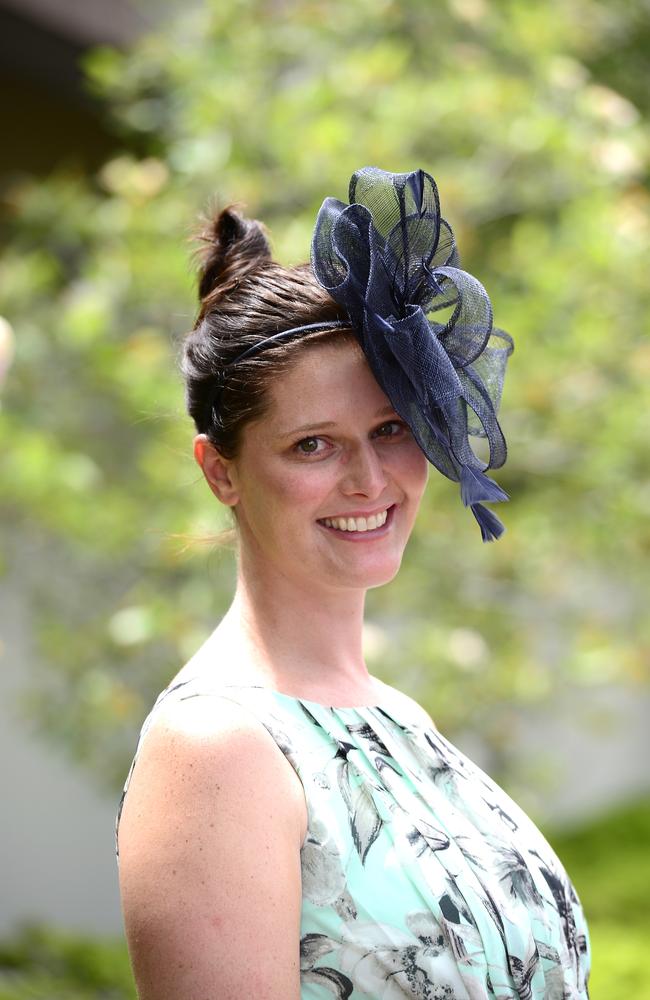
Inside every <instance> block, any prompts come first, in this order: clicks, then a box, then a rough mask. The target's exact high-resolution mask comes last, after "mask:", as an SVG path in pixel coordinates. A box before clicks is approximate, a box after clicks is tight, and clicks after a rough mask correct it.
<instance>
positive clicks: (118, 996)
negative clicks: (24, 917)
mask: <svg viewBox="0 0 650 1000" xmlns="http://www.w3.org/2000/svg"><path fill="white" fill-rule="evenodd" d="M545 834H546V837H547V838H548V840H549V841H550V843H551V844H552V845H553V848H554V849H555V851H557V853H558V854H559V855H560V857H561V858H562V860H563V862H564V863H565V865H566V868H567V870H568V872H569V874H570V876H571V879H572V881H573V883H574V885H575V887H576V889H577V892H578V894H579V896H580V899H581V902H582V904H583V906H584V908H585V912H586V914H587V918H588V920H589V931H590V936H591V943H592V951H593V967H592V974H591V978H590V982H589V991H590V997H591V1000H631V998H634V1000H641V997H645V996H647V995H650V969H649V968H648V964H647V962H646V952H647V942H648V934H649V933H650V913H649V912H648V906H647V886H648V884H650V855H649V854H648V842H649V840H650V799H646V800H642V801H640V802H638V803H636V804H633V805H629V806H626V807H623V808H621V809H618V810H616V811H615V812H613V813H612V814H611V815H609V816H606V817H605V818H601V819H597V820H595V821H592V822H590V823H588V824H585V825H582V826H581V827H579V828H577V829H576V830H574V831H572V832H569V833H567V832H560V833H556V832H554V831H551V830H546V831H545ZM45 998H47V1000H99V998H101V1000H135V989H134V987H133V982H132V978H131V973H130V965H129V958H128V952H127V949H126V945H125V944H124V942H123V941H121V940H101V941H97V940H93V939H91V938H87V937H79V936H77V935H73V934H70V933H65V932H62V931H57V930H54V929H53V928H49V927H46V926H43V925H36V924H32V925H27V926H26V927H23V928H19V929H18V930H17V931H16V932H15V933H14V934H13V935H12V937H11V938H9V939H7V940H5V941H3V942H0V1000H45Z"/></svg>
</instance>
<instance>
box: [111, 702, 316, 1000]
mask: <svg viewBox="0 0 650 1000" xmlns="http://www.w3.org/2000/svg"><path fill="white" fill-rule="evenodd" d="M304 812H305V805H304V796H303V793H302V788H301V786H300V781H299V779H298V777H297V775H296V774H295V773H294V772H293V771H292V770H291V766H290V764H289V763H288V761H287V760H286V758H285V757H284V755H283V754H282V752H281V751H280V749H279V748H278V747H277V745H276V744H275V742H274V741H273V739H272V737H271V736H270V734H269V733H268V732H267V731H266V730H265V729H264V727H263V726H262V725H261V723H259V722H258V721H257V720H256V719H254V717H253V716H252V715H250V714H249V713H248V712H246V710H245V709H243V708H241V707H240V706H238V705H236V704H235V703H233V702H231V701H228V700H226V699H221V698H214V697H207V698H192V699H187V700H186V701H184V702H179V703H177V704H175V705H173V706H172V708H171V709H170V711H169V712H167V713H163V711H162V710H161V713H160V716H159V717H158V718H156V719H155V721H154V722H153V724H152V726H151V728H150V730H149V731H148V733H147V736H146V739H145V740H144V742H143V744H142V746H141V749H140V753H139V756H138V760H137V763H136V766H135V768H134V771H133V774H132V776H131V783H130V785H129V789H128V792H127V795H126V798H125V800H124V807H123V811H122V816H121V820H120V831H119V845H120V865H119V872H120V892H121V896H122V909H123V915H124V924H125V929H126V936H127V943H128V947H129V953H130V956H131V963H132V966H133V973H134V976H135V980H136V984H137V987H138V995H139V997H140V1000H180V998H182V1000H242V998H245V997H255V998H256V1000H299V997H300V956H299V951H300V909H301V879H300V845H301V842H302V835H303V822H304Z"/></svg>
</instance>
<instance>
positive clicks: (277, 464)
mask: <svg viewBox="0 0 650 1000" xmlns="http://www.w3.org/2000/svg"><path fill="white" fill-rule="evenodd" d="M386 408H388V415H382V416H381V417H379V418H378V417H377V413H379V412H380V411H381V410H382V409H383V410H386ZM323 421H333V422H334V424H335V426H334V427H330V428H326V429H323V430H321V429H318V430H314V431H311V430H309V431H302V432H300V433H298V434H297V435H294V436H293V437H288V438H287V437H282V436H281V435H282V432H283V431H285V430H291V429H293V428H297V427H302V426H303V425H305V424H309V425H310V426H311V425H315V424H318V423H320V422H323ZM304 435H309V437H308V439H307V440H305V437H304ZM301 438H302V440H303V446H302V449H298V450H297V449H296V443H297V441H300V439H301ZM231 473H232V477H233V482H234V485H235V488H236V493H237V498H238V502H237V503H236V504H235V505H234V506H235V510H236V516H237V520H238V524H239V529H240V534H241V546H242V550H244V551H245V552H246V557H247V565H248V568H251V569H252V570H253V571H257V572H259V573H264V572H265V571H267V570H268V569H270V567H273V571H274V572H275V573H280V574H281V575H282V576H285V577H288V578H290V579H292V580H293V581H295V582H296V583H299V584H300V586H308V587H309V588H311V589H312V590H313V591H314V592H317V591H318V590H324V591H326V590H328V589H331V588H332V587H335V588H336V589H340V588H342V587H344V588H345V587H349V588H354V589H358V588H360V587H361V588H367V587H375V586H380V585H381V584H383V583H386V582H388V581H389V580H391V579H392V578H393V577H394V576H395V574H396V573H397V571H398V569H399V566H400V562H401V559H402V554H403V552H404V548H405V546H406V542H407V540H408V537H409V535H410V533H411V530H412V527H413V522H414V520H415V516H416V513H417V509H418V506H419V503H420V499H421V497H422V493H423V491H424V488H425V485H426V481H427V476H428V463H427V460H426V457H425V456H424V455H423V453H422V452H421V450H420V448H419V447H418V445H417V443H416V442H415V440H414V438H413V437H412V435H411V432H410V430H409V429H408V427H407V425H406V424H405V423H404V422H403V421H402V420H401V418H399V417H398V415H397V414H396V413H395V412H394V411H392V410H390V402H389V400H388V399H387V397H386V396H385V394H384V393H383V391H382V390H381V389H380V387H379V385H378V384H377V382H376V380H375V378H374V376H373V375H372V372H371V371H370V368H369V367H368V364H367V362H366V359H365V357H364V355H363V353H362V352H361V350H360V348H359V347H358V346H357V345H355V344H351V343H349V342H343V343H341V344H338V345H337V344H336V343H329V344H324V345H321V346H315V347H314V348H311V349H310V350H308V351H305V352H304V354H302V355H301V356H300V357H299V358H298V360H297V361H296V363H295V365H294V366H293V368H292V369H291V370H290V372H289V373H288V374H287V375H285V376H283V378H282V380H281V381H280V382H279V383H278V385H277V386H276V387H274V388H273V389H272V392H271V406H270V409H269V411H268V412H267V414H266V415H265V416H264V418H263V419H262V420H260V421H258V422H255V423H252V424H248V425H247V426H246V427H245V429H244V433H243V437H242V447H241V451H240V454H239V456H238V458H237V459H236V460H235V461H234V462H233V463H232V468H231ZM393 503H396V504H398V505H399V506H398V509H397V510H396V511H395V512H394V520H393V523H392V525H391V529H390V531H389V532H388V533H387V534H386V535H385V537H383V538H381V539H379V538H378V539H376V540H374V541H373V542H370V543H368V544H365V543H364V544H352V543H350V542H345V541H342V540H340V539H339V538H337V537H335V536H333V535H332V533H331V532H330V531H328V530H327V529H325V528H323V527H322V526H320V525H319V524H318V523H317V521H318V519H321V518H324V517H335V516H337V515H339V516H343V515H347V514H349V513H352V512H354V511H368V512H370V511H372V510H377V509H380V508H381V507H382V506H383V505H389V504H393Z"/></svg>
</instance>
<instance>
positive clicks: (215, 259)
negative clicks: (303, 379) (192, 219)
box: [181, 205, 356, 458]
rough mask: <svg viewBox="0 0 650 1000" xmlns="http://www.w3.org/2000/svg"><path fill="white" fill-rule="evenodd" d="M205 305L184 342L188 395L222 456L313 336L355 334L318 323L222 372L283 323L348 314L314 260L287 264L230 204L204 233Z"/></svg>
mask: <svg viewBox="0 0 650 1000" xmlns="http://www.w3.org/2000/svg"><path fill="white" fill-rule="evenodd" d="M199 246H200V248H199V260H200V265H199V274H198V292H199V301H200V307H199V312H198V315H197V318H196V321H195V324H194V328H193V330H192V331H191V332H190V333H189V334H188V335H187V336H186V338H185V340H184V343H183V352H182V359H181V372H182V374H183V377H184V379H185V402H186V406H187V410H188V412H189V414H190V416H191V417H192V419H193V420H194V424H195V426H196V429H197V432H198V433H200V434H206V435H207V437H208V439H209V441H210V442H211V443H212V444H213V445H214V447H215V448H217V450H218V451H219V452H220V453H221V454H222V455H223V457H224V458H235V457H236V455H237V453H238V450H239V447H240V443H241V433H242V429H243V427H244V425H245V424H246V423H248V422H249V421H251V420H255V419H258V418H260V417H261V416H263V414H264V413H265V411H266V409H267V408H268V405H269V399H268V390H269V387H270V386H271V384H272V382H273V381H274V380H275V379H277V378H279V377H281V376H282V375H283V374H284V373H286V372H287V371H288V369H289V368H290V367H291V365H292V364H293V363H294V362H295V359H296V358H297V357H298V356H299V353H300V352H301V351H304V350H306V349H307V348H308V347H309V346H312V345H313V344H314V343H315V342H318V343H324V342H325V341H331V340H336V341H342V340H355V339H356V338H355V336H354V333H353V331H352V330H351V329H346V328H344V327H340V328H338V329H335V330H325V331H322V330H317V331H315V332H312V333H305V334H303V335H302V336H299V337H297V338H295V339H293V340H287V341H282V340H280V341H279V342H278V343H277V344H271V345H270V346H269V347H268V348H265V349H264V350H262V351H260V352H259V353H256V354H253V355H252V356H251V357H249V358H246V359H244V360H243V361H241V362H238V363H237V364H236V365H234V366H233V368H232V369H231V370H229V371H227V373H226V377H225V379H224V380H223V381H222V382H221V381H220V374H221V371H222V369H224V368H225V367H226V366H227V365H228V364H229V363H230V362H231V361H232V360H233V359H234V358H236V357H237V356H238V355H239V354H241V353H242V352H243V351H245V350H246V349H247V348H248V347H251V346H252V345H253V344H256V343H257V342H258V341H260V340H263V339H264V338H265V337H269V336H272V335H273V334H275V333H279V332H280V331H282V330H289V329H292V328H293V327H297V326H303V325H306V324H309V323H322V322H328V321H331V320H340V319H345V318H346V317H345V313H344V312H342V310H341V307H340V306H339V305H338V304H337V303H336V302H335V301H334V299H333V298H332V297H331V296H330V295H329V294H328V293H327V292H326V291H325V290H324V289H323V288H321V286H320V285H319V284H318V282H317V281H316V278H315V277H314V275H313V273H312V270H311V267H310V265H309V264H301V265H298V266H296V267H284V266H283V265H282V264H279V263H277V262H276V261H274V260H273V259H272V257H271V249H270V246H269V243H268V240H267V237H266V229H265V227H264V225H263V224H262V223H260V222H257V221H256V220H254V219H247V218H245V217H244V216H243V215H241V214H240V213H239V212H238V211H237V210H236V209H235V207H234V206H233V205H229V206H228V207H226V208H224V209H222V210H221V211H219V212H217V213H216V214H215V215H214V216H213V217H212V218H210V219H208V221H207V223H206V224H205V225H204V227H203V229H202V230H201V232H200V233H199Z"/></svg>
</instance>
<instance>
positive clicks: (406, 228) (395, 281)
mask: <svg viewBox="0 0 650 1000" xmlns="http://www.w3.org/2000/svg"><path fill="white" fill-rule="evenodd" d="M349 202H350V204H349V205H345V204H344V203H343V202H341V201H339V200H337V199H336V198H326V199H325V201H324V202H323V204H322V206H321V209H320V211H319V213H318V217H317V219H316V226H315V229H314V235H313V239H312V247H311V264H312V269H313V271H314V274H315V276H316V278H317V280H318V281H319V282H320V284H321V285H322V286H323V288H325V289H326V290H327V291H328V292H329V294H330V295H331V296H332V297H333V298H334V299H336V301H337V302H338V303H339V304H340V305H342V306H343V307H344V308H345V309H346V311H347V313H348V315H349V316H350V320H351V323H352V326H353V328H354V330H355V332H356V334H357V336H358V338H359V341H360V343H361V346H362V348H363V350H364V353H365V355H366V357H367V359H368V363H369V365H370V367H371V369H372V372H373V374H374V376H375V378H376V379H377V382H378V383H379V385H380V386H381V387H382V389H383V390H384V392H385V393H386V395H387V396H388V398H389V399H390V401H391V403H392V405H393V406H394V407H395V410H396V411H397V413H399V414H400V416H401V417H402V418H403V419H404V420H405V421H406V422H407V423H408V425H409V426H410V428H411V430H412V431H413V434H414V437H415V439H416V441H417V442H418V444H419V445H420V447H421V448H422V450H423V452H424V453H425V455H426V456H427V458H428V459H429V461H430V462H432V463H433V464H434V465H435V466H436V468H438V469H439V470H440V472H442V473H443V474H444V475H445V476H447V477H448V478H449V479H452V480H454V481H455V482H460V486H461V498H462V501H463V503H464V504H465V505H466V506H469V507H471V510H472V513H473V514H474V516H475V518H476V520H477V521H478V523H479V525H480V528H481V534H482V537H483V541H484V542H488V541H493V540H494V539H496V538H499V537H500V536H501V534H502V533H503V531H504V530H505V529H504V526H503V524H502V523H501V521H500V520H499V519H498V517H496V515H495V514H493V513H492V511H490V510H488V508H487V507H484V506H483V504H482V503H481V502H480V501H491V502H494V501H503V500H508V499H509V497H508V494H507V493H505V491H504V490H502V489H501V487H500V486H499V485H498V484H497V483H496V482H495V481H494V480H493V479H490V478H489V477H488V476H486V475H485V474H484V473H485V470H486V469H489V468H499V467H500V466H502V465H503V464H504V462H505V460H506V457H507V448H506V442H505V439H504V437H503V433H502V431H501V428H500V426H499V422H498V420H497V415H496V414H497V410H498V408H499V403H500V400H501V392H502V389H503V379H504V375H505V368H506V362H507V360H508V357H509V355H510V354H511V353H512V351H513V349H514V344H513V341H512V338H511V337H510V335H509V334H507V333H506V332H505V331H504V330H499V329H496V328H494V327H493V325H492V306H491V303H490V299H489V297H488V294H487V292H486V291H485V289H484V288H483V285H482V284H481V283H480V281H478V280H477V279H476V278H475V277H473V276H472V275H471V274H468V272H467V271H463V270H462V269H461V268H460V266H459V265H460V259H459V255H458V251H457V248H456V244H455V241H454V234H453V232H452V229H451V227H450V226H449V224H448V223H447V222H446V221H445V220H444V219H443V218H442V217H441V216H440V203H439V198H438V189H437V187H436V184H435V181H434V180H433V178H432V177H431V176H430V175H429V174H427V173H425V172H424V171H423V170H416V171H414V172H412V173H409V174H392V173H388V172H387V171H385V170H380V169H379V168H378V167H364V168H362V169H361V170H358V171H356V173H355V174H353V176H352V178H351V180H350V194H349ZM450 307H453V312H452V315H451V317H450V318H449V319H448V320H447V322H446V323H440V322H437V321H436V320H435V318H434V316H433V314H435V313H436V312H439V311H440V310H442V309H448V308H450ZM470 434H471V435H474V436H478V437H485V438H487V441H488V444H489V448H490V458H489V461H488V462H484V461H482V460H481V459H480V458H478V456H477V455H476V454H475V453H474V451H473V450H472V448H471V446H470V443H469V438H468V435H470Z"/></svg>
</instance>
